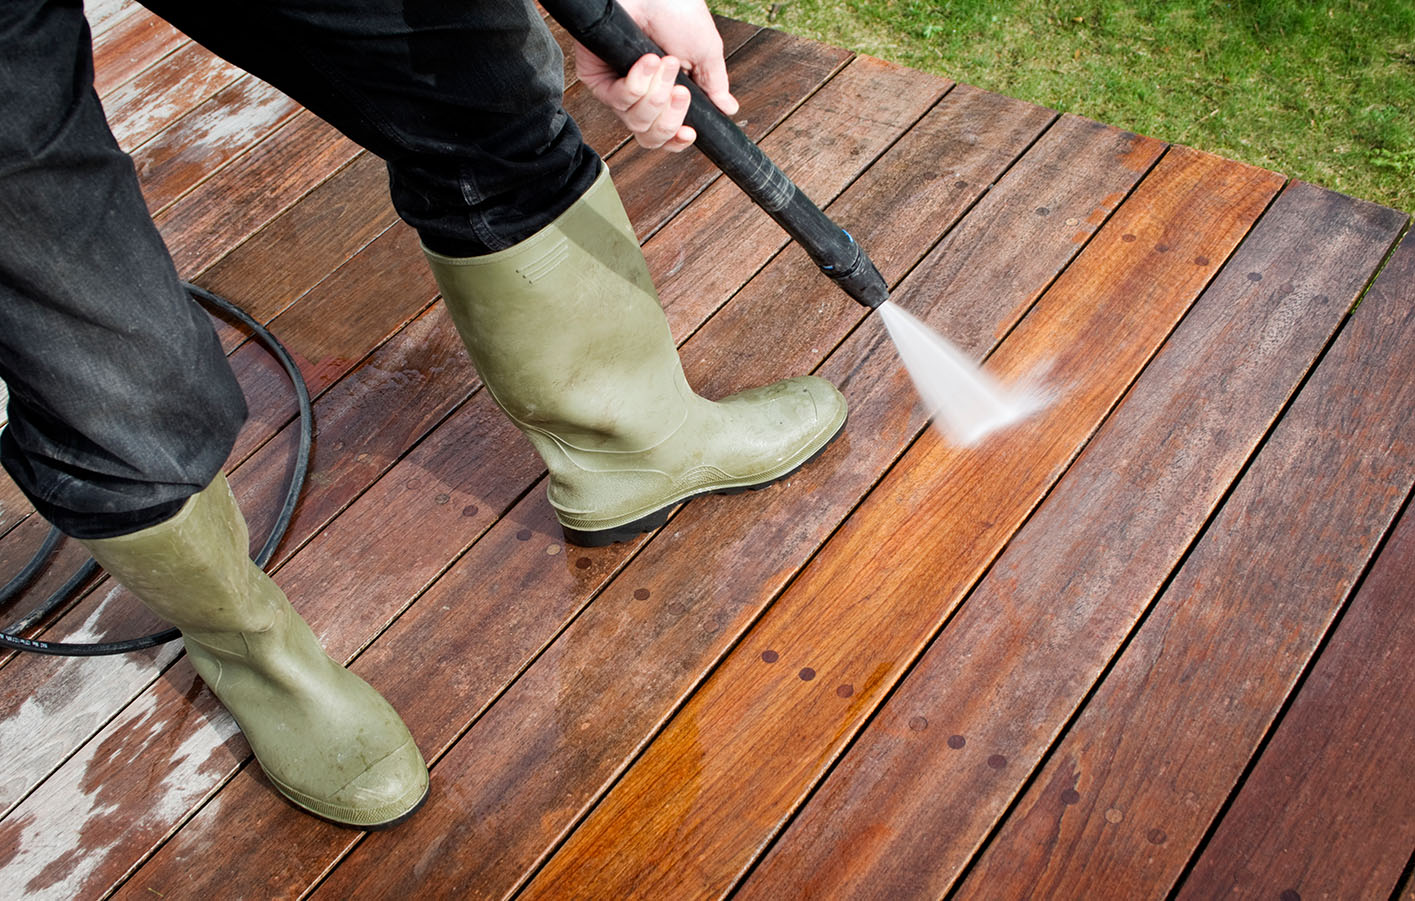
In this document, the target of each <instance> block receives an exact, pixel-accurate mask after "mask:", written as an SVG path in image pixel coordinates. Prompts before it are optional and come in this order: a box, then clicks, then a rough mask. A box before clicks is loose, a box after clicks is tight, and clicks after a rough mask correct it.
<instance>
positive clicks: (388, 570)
mask: <svg viewBox="0 0 1415 901" xmlns="http://www.w3.org/2000/svg"><path fill="white" fill-rule="evenodd" d="M436 312H437V315H434V316H431V317H430V318H429V319H428V321H427V322H426V325H427V326H428V327H429V328H431V329H433V331H429V330H428V329H422V330H414V331H413V332H412V333H410V334H409V335H408V340H407V341H406V342H405V343H404V345H403V348H402V352H403V353H404V354H406V355H407V356H408V362H409V363H411V362H414V361H416V360H418V359H419V358H423V359H424V361H427V362H431V361H428V360H427V359H426V358H427V355H428V354H429V353H432V354H433V356H434V357H446V356H447V355H448V354H450V353H451V352H452V348H451V346H450V345H451V344H452V343H453V342H454V341H455V332H454V331H453V330H452V329H451V328H450V323H449V322H448V321H447V319H446V317H445V315H442V313H441V310H440V309H439V310H438V311H436ZM434 335H436V340H434V341H430V340H429V339H430V338H433V336H434ZM439 344H440V345H441V347H439V346H438V345H439ZM430 345H431V347H432V348H433V349H432V350H431V351H430V350H429V349H428V348H429V346H430ZM457 352H458V354H459V356H460V355H461V354H460V350H458V351H457ZM385 362H387V363H392V362H393V359H392V358H391V356H390V359H388V360H387V361H385ZM390 368H391V367H390ZM377 371H378V370H377V368H376V369H375V373H374V374H376V373H377ZM398 371H399V369H398V368H393V372H394V373H396V372H398ZM464 371H465V370H464ZM364 375H365V380H364V382H363V383H362V384H360V385H350V386H349V388H350V390H349V391H348V392H347V396H348V397H349V398H350V399H352V401H353V403H354V404H356V405H357V404H367V405H373V404H376V403H377V402H378V394H379V393H380V391H379V390H378V386H375V385H373V384H371V381H370V380H371V379H372V378H373V377H374V375H371V374H369V373H364ZM415 381H416V380H415ZM390 387H393V386H392V385H385V386H384V387H383V391H384V392H385V393H386V392H387V391H388V389H389V388H390ZM432 387H433V389H435V390H439V391H441V392H445V391H446V387H447V386H445V385H442V386H438V385H433V386H432ZM388 400H392V401H394V404H395V406H394V409H397V408H405V409H407V410H408V411H409V412H408V414H407V415H408V416H410V417H411V416H419V415H426V413H425V411H426V410H427V408H428V407H427V405H426V404H423V405H421V406H420V405H418V404H417V403H416V401H417V400H418V397H417V395H415V394H414V395H411V396H409V395H407V394H404V395H403V396H401V397H398V398H396V399H394V398H389V399H388ZM387 415H388V414H387V413H385V418H387ZM335 420H336V425H337V423H338V422H340V421H346V427H345V428H341V429H339V430H338V431H337V433H336V434H337V435H339V436H340V437H342V438H344V439H345V440H347V441H348V442H349V443H350V444H351V445H356V442H357V441H359V440H363V439H364V436H363V435H362V434H361V432H362V431H367V428H368V426H370V425H371V423H370V422H369V418H368V416H367V415H364V416H358V415H354V416H352V417H351V416H349V415H348V414H344V415H340V414H339V413H338V412H337V411H336V415H335ZM390 425H391V427H390V428H389V432H390V434H389V435H388V436H387V437H386V440H387V441H388V442H389V444H390V446H396V447H402V446H406V445H407V444H410V443H413V439H410V438H409V436H408V435H407V434H402V435H399V432H400V431H402V430H403V429H406V428H408V426H407V425H403V426H402V428H401V429H400V428H399V427H398V424H397V423H392V424H390ZM356 426H363V427H364V429H363V430H360V429H356V428H355V427H356ZM510 431H511V427H510V426H509V425H507V424H504V423H503V422H502V421H501V420H500V419H494V418H492V417H488V416H486V415H483V416H481V417H480V418H476V419H473V420H471V426H470V427H466V425H465V424H464V428H463V429H461V430H460V431H456V433H455V436H454V437H456V438H457V439H458V440H456V441H455V442H454V443H452V444H450V445H442V446H440V447H439V448H438V451H439V452H438V453H437V454H430V453H429V452H428V451H422V452H418V451H415V452H414V453H412V454H410V455H409V456H408V457H407V458H405V462H404V463H402V464H400V466H401V469H400V470H398V471H397V474H395V475H391V476H390V477H389V478H386V479H384V480H383V481H380V482H379V483H378V485H377V486H375V487H374V488H372V489H370V490H369V491H368V492H366V493H364V494H363V495H362V496H361V497H359V498H358V500H357V501H355V502H354V503H353V504H352V505H350V506H349V507H348V509H346V510H344V512H343V515H341V516H340V517H339V519H338V521H337V522H336V523H335V524H333V525H331V526H329V527H327V528H324V529H322V530H321V531H320V532H319V533H318V535H317V536H315V537H314V538H313V539H312V540H308V542H307V543H306V541H305V540H302V539H301V538H300V536H299V535H298V534H297V535H295V536H294V539H295V540H294V542H293V543H294V544H295V545H296V546H297V547H299V552H298V553H296V554H295V555H294V556H293V557H291V558H290V559H289V561H288V562H287V563H285V565H284V566H282V567H280V568H279V569H277V570H276V573H275V575H276V578H277V580H278V582H279V584H280V585H281V586H282V587H283V588H285V590H286V591H287V593H288V594H289V596H290V598H291V600H292V603H294V604H295V605H296V607H297V609H299V611H300V612H301V614H302V615H303V616H304V617H305V618H306V619H307V620H308V621H309V622H310V624H311V625H312V627H313V628H314V629H315V630H316V632H317V634H319V636H320V639H321V642H322V643H323V645H324V646H325V648H326V649H327V650H328V651H329V652H330V653H331V654H332V655H334V656H336V657H337V658H339V659H341V660H342V659H347V658H349V657H350V656H352V655H353V654H354V653H356V652H357V650H358V649H359V648H360V647H361V646H362V645H363V644H365V643H366V642H367V641H368V640H369V639H370V638H371V637H372V636H373V635H376V634H377V632H378V631H379V630H380V629H381V628H382V627H383V626H384V625H385V624H386V623H387V622H388V621H389V620H391V619H392V618H394V617H395V616H396V615H397V614H398V612H399V611H400V610H401V609H402V608H403V607H405V606H406V605H407V604H408V603H410V602H411V600H412V599H413V598H415V597H416V596H417V595H418V594H419V593H420V591H421V590H422V589H423V587H424V586H425V585H426V584H428V583H429V582H430V581H431V580H432V579H433V578H435V576H436V575H437V574H438V573H439V572H441V570H442V569H443V568H444V567H445V566H446V562H447V560H449V559H452V558H455V557H456V556H457V555H458V553H459V552H460V549H461V548H463V547H465V545H466V544H467V543H470V542H471V541H472V540H474V538H475V537H476V536H477V535H478V534H479V533H480V531H482V530H484V529H485V528H486V527H487V525H488V524H489V523H491V522H493V521H495V519H496V517H497V515H498V514H499V513H500V511H502V510H504V509H505V508H506V507H507V506H508V505H509V504H510V503H511V502H512V501H513V500H514V499H515V497H516V496H517V494H518V485H519V484H521V483H523V482H524V481H526V480H529V479H531V478H534V474H535V472H537V471H538V469H539V463H538V462H536V463H535V464H534V468H533V469H532V470H531V471H530V472H529V473H527V472H525V470H526V468H527V466H528V465H529V464H528V459H529V458H527V457H526V456H524V455H523V456H519V457H517V456H508V455H504V454H502V455H497V454H493V453H490V452H489V451H487V450H484V448H485V446H486V445H487V444H488V443H490V444H492V445H496V444H497V443H504V442H505V441H506V440H508V437H509V436H508V433H509V432H510ZM371 455H372V454H371V452H370V451H368V450H364V451H358V449H357V446H355V447H354V448H353V449H352V450H351V451H350V453H348V454H347V456H344V457H343V458H344V459H348V460H350V461H351V462H357V464H358V467H359V468H362V467H366V466H371V465H372V464H371V463H369V462H368V458H369V457H370V456H371ZM276 456H277V457H279V459H280V461H281V462H283V460H284V457H283V451H282V452H281V454H277V455H276ZM488 459H490V460H492V461H494V464H495V467H496V468H493V469H492V470H491V471H487V461H488ZM430 460H432V461H433V462H434V463H435V464H436V465H435V468H434V467H429V466H428V463H429V461H430ZM318 475H319V474H318V473H315V474H314V476H313V477H312V478H311V486H312V490H311V494H312V496H307V497H306V498H305V501H304V503H303V504H302V508H304V507H305V506H306V505H308V504H310V503H311V502H312V501H323V505H324V506H326V507H328V506H332V505H333V504H332V501H331V500H330V499H328V497H327V495H326V494H325V492H339V491H341V490H342V491H347V487H346V486H343V485H340V484H337V483H336V484H328V483H327V482H326V481H325V480H324V479H320V478H318ZM248 481H249V479H248V476H247V470H246V468H245V467H242V468H241V469H239V470H237V471H236V472H235V473H234V474H233V475H232V484H233V486H234V487H235V488H236V490H237V492H238V496H240V497H241V499H242V503H243V506H244V505H246V498H247V497H248V488H247V483H248ZM335 509H336V510H337V509H338V507H337V506H336V507H335ZM468 510H472V511H474V512H472V513H468V512H467V511H468ZM318 524H319V523H316V525H318ZM300 527H301V526H300V524H298V523H297V524H296V525H295V526H294V528H300ZM305 528H306V529H308V527H305ZM411 530H417V531H419V532H420V533H421V532H423V531H424V530H425V531H427V533H428V537H427V538H426V539H424V540H421V541H419V542H418V543H417V544H418V547H419V548H420V553H419V554H417V555H414V554H412V553H410V549H409V547H408V545H407V544H406V543H404V542H403V541H401V540H399V539H400V537H401V536H404V535H406V534H407V533H408V532H409V531H411ZM434 538H435V539H436V540H433V539H434ZM301 545H303V546H302V547H301ZM141 675H142V674H141V673H139V674H137V677H138V678H141ZM153 675H155V673H153ZM150 678H151V677H150V676H149V681H150ZM123 681H124V680H122V679H115V680H113V683H116V684H113V683H109V684H112V687H109V684H105V686H104V690H103V691H102V692H95V694H99V695H110V696H111V695H113V694H114V693H116V692H117V691H118V690H119V689H120V688H121V685H122V683H123ZM127 681H128V682H129V683H131V682H133V681H135V680H134V679H132V678H129V679H128V680H127ZM143 684H145V683H143ZM174 684H176V685H178V686H180V688H181V690H180V691H173V690H172V686H173V685H174ZM137 687H138V688H140V689H141V688H142V685H141V684H140V685H138V686H137ZM129 690H130V691H131V689H129ZM197 695H200V697H197ZM208 695H209V692H208V691H207V690H206V689H205V688H204V687H203V686H202V685H201V683H200V682H199V681H197V680H196V679H195V677H194V675H192V674H191V671H190V667H189V666H188V664H187V663H186V662H185V660H183V661H181V662H179V663H178V664H177V666H176V667H174V668H172V669H170V670H168V671H167V672H166V673H164V674H163V675H162V677H161V678H160V679H158V680H157V681H156V682H155V683H153V684H152V685H151V687H148V688H146V690H145V691H142V692H141V693H140V694H138V695H137V697H136V700H135V701H134V702H133V703H132V704H131V705H129V706H128V707H127V708H126V709H125V710H124V711H123V712H122V713H119V714H118V716H117V718H116V719H115V720H114V721H113V722H111V723H108V724H107V725H106V726H105V727H104V728H103V729H102V730H101V731H100V732H99V733H98V734H97V735H96V737H95V738H94V739H93V740H91V741H89V742H87V743H86V744H85V745H84V746H83V747H82V748H81V749H80V750H79V752H78V753H77V754H76V756H75V757H74V758H72V759H71V760H69V761H68V762H66V763H65V764H64V766H62V767H61V768H60V769H59V770H58V772H57V773H56V774H55V775H54V776H51V777H50V778H49V779H47V780H46V781H45V782H44V783H43V785H42V786H41V787H40V789H39V790H38V791H37V792H36V793H35V794H33V795H31V796H30V798H29V799H27V800H26V801H25V803H24V804H22V805H20V807H19V808H18V809H16V810H15V811H14V812H13V813H12V814H11V815H10V816H9V817H8V818H7V819H6V821H5V822H6V824H7V826H8V828H10V829H12V830H14V834H15V835H16V836H17V837H16V842H17V843H18V844H19V845H20V846H22V847H26V848H28V850H27V851H26V852H25V853H24V854H22V855H20V856H19V857H17V858H16V859H15V860H14V861H13V862H12V863H10V864H8V865H6V866H4V867H3V868H0V871H3V872H5V873H7V874H8V875H9V876H10V877H12V878H14V879H16V880H17V881H21V882H24V883H25V884H26V885H31V888H32V890H33V891H36V892H37V891H40V890H41V889H44V890H49V891H53V892H55V893H56V894H61V895H65V896H73V895H74V894H75V893H77V894H79V895H84V896H88V895H91V894H101V893H102V892H103V891H105V890H106V889H107V888H109V887H110V886H112V885H114V884H116V883H117V882H119V881H121V879H122V878H123V876H124V875H125V874H126V872H127V871H128V870H129V869H130V868H131V866H132V865H133V862H134V861H136V860H141V859H142V858H143V857H144V856H145V855H147V854H148V853H150V852H151V850H152V848H153V847H154V846H155V845H156V844H158V843H159V842H160V841H161V840H162V838H163V837H164V836H165V835H167V834H168V833H169V832H170V831H171V830H172V829H173V828H174V827H175V826H176V825H177V824H179V823H180V822H181V821H182V820H183V819H184V818H185V817H186V816H187V815H188V814H189V813H190V810H191V809H192V807H193V806H194V805H199V804H200V803H201V802H202V801H203V799H204V798H206V797H207V795H209V794H210V793H212V792H213V791H214V790H215V789H216V788H218V787H219V786H220V785H221V784H222V783H223V782H224V781H225V780H226V779H228V778H229V777H230V775H231V774H232V773H234V772H236V771H237V770H238V769H239V768H240V767H241V766H242V765H244V764H245V763H246V761H247V758H248V756H249V751H248V749H247V747H246V745H245V743H244V740H243V739H242V738H241V737H240V735H239V733H237V732H235V731H234V728H233V727H232V726H231V724H230V723H229V718H228V717H227V715H226V714H225V712H224V711H223V710H221V708H220V707H219V705H218V704H216V703H215V702H214V700H212V699H211V698H209V697H208ZM194 703H195V706H193V704H194ZM70 717H72V712H71V713H70ZM119 746H121V747H122V751H121V754H119V755H118V758H117V762H116V763H113V764H112V765H110V760H112V757H111V754H115V753H118V752H116V751H113V752H104V751H102V750H101V749H103V748H117V747H119ZM134 759H138V760H143V761H145V762H146V765H144V766H133V765H132V761H133V760H134ZM174 763H181V764H184V766H179V767H178V770H179V772H180V776H179V777H178V778H169V777H170V776H171V773H170V769H171V766H172V765H173V764H174ZM263 800H264V804H263V805H261V806H259V807H258V808H257V809H256V811H255V815H257V816H259V817H262V818H266V817H269V816H270V815H271V811H272V809H279V808H281V807H282V804H281V802H280V801H279V800H278V799H277V797H276V796H274V795H273V794H272V793H271V791H270V790H269V789H268V786H266V791H265V792H264V793H263ZM93 805H100V806H102V807H104V808H105V809H108V810H110V815H109V816H108V817H106V818H103V819H100V820H97V821H94V822H90V823H88V825H87V829H88V832H87V833H86V835H84V836H81V837H79V838H74V837H72V836H71V835H70V834H69V833H68V832H67V831H66V828H65V825H64V824H65V823H67V822H70V821H71V820H74V819H84V814H83V813H82V811H84V810H89V809H92V807H93ZM212 809H213V810H214V809H216V808H212ZM239 812H240V811H239V810H236V809H233V810H231V811H230V813H233V814H234V813H239ZM291 812H292V813H293V811H291ZM296 816H297V817H299V819H301V820H302V821H308V822H311V823H312V822H313V821H310V820H309V818H308V817H305V816H303V815H299V814H296ZM14 824H18V825H14ZM40 837H46V838H44V839H43V840H41V838H40ZM75 847H84V848H86V849H87V850H86V853H84V854H83V860H82V863H81V865H75V866H69V865H67V864H66V863H65V861H66V860H67V859H68V858H69V857H72V856H73V853H74V849H75Z"/></svg>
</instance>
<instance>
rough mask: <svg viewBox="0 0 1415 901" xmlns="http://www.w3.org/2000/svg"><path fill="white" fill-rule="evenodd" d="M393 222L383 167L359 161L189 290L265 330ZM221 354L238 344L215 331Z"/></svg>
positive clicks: (374, 160)
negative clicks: (217, 298) (223, 302)
mask: <svg viewBox="0 0 1415 901" xmlns="http://www.w3.org/2000/svg"><path fill="white" fill-rule="evenodd" d="M397 221H398V216H397V214H396V213H395V212H394V211H393V204H392V202H391V201H390V200H389V198H388V172H387V169H386V167H385V166H384V164H383V161H382V160H380V159H379V158H378V157H376V156H374V155H373V154H371V153H361V154H359V155H358V156H357V157H355V158H354V161H353V162H351V163H349V165H347V166H345V167H344V168H343V169H341V170H339V171H338V172H337V173H335V174H334V175H332V176H330V177H329V179H328V180H327V181H325V182H324V183H322V184H321V185H319V186H318V187H316V188H315V189H314V190H312V191H310V193H309V194H308V195H306V196H305V197H303V198H301V200H300V202H299V203H297V204H295V205H294V206H291V207H289V208H288V209H286V210H285V211H284V212H282V213H281V214H280V215H279V216H277V217H276V218H275V219H273V220H271V221H270V223H269V224H267V225H266V226H264V227H263V228H261V230H260V231H258V232H256V233H255V234H254V235H252V236H251V237H250V238H249V239H247V240H246V241H244V242H243V243H241V244H240V245H239V246H238V247H236V248H235V249H233V250H232V251H231V252H230V253H228V254H226V255H225V256H223V257H221V259H220V260H218V261H217V262H216V263H214V264H213V265H212V266H210V267H209V268H207V269H206V270H205V271H204V272H202V274H201V275H200V276H198V277H197V279H196V283H197V284H198V285H200V286H201V287H203V288H206V289H207V290H208V291H212V292H214V293H216V294H219V295H221V296H223V297H226V298H227V299H228V300H231V301H233V302H235V303H236V304H237V305H238V306H239V307H240V308H241V309H243V310H244V311H245V312H247V313H249V314H250V315H251V317H252V318H254V319H255V320H256V321H257V322H261V323H269V322H270V321H271V320H272V319H274V318H275V317H276V316H278V315H279V314H280V313H281V312H283V311H284V310H285V309H286V308H288V307H289V306H290V304H292V303H295V302H296V301H297V300H298V299H299V298H300V297H302V296H304V295H305V294H306V293H307V292H309V291H310V290H311V289H313V288H314V287H315V285H317V284H319V283H320V282H321V281H323V280H324V279H325V278H326V277H328V276H329V275H330V273H333V272H336V271H337V270H338V269H339V267H340V266H341V265H343V264H344V262H345V261H347V260H348V259H350V258H351V257H354V256H356V255H357V254H358V253H359V252H360V251H362V250H363V249H364V248H366V247H367V246H368V245H369V244H370V243H372V242H373V241H374V240H375V239H376V238H378V236H379V235H381V234H383V233H384V232H386V231H387V230H388V229H389V228H390V227H391V226H392V225H393V224H394V223H395V222H397ZM217 331H218V332H219V333H220V335H221V340H222V345H223V346H224V347H225V348H226V350H227V351H228V352H229V351H231V350H234V349H235V348H236V346H237V345H238V344H239V343H240V342H241V341H243V340H244V339H245V332H244V331H243V330H240V329H238V328H236V327H234V326H229V325H225V324H224V323H223V324H221V325H218V327H217Z"/></svg>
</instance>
